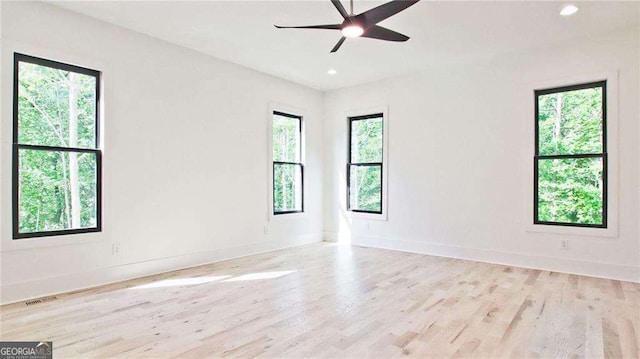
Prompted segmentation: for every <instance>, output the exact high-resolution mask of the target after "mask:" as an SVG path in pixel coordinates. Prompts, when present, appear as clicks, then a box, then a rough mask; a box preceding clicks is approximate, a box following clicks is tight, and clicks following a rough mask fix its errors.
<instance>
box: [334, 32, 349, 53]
mask: <svg viewBox="0 0 640 359" xmlns="http://www.w3.org/2000/svg"><path fill="white" fill-rule="evenodd" d="M346 39H347V38H346V37H344V36H343V37H341V38H340V40H339V41H338V43H337V44H336V46H334V47H333V49H331V52H336V51H338V49H339V48H340V46H342V43H343V42H344V40H346Z"/></svg>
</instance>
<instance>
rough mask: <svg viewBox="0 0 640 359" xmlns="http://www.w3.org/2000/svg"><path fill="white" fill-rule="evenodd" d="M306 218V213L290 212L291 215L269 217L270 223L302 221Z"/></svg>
mask: <svg viewBox="0 0 640 359" xmlns="http://www.w3.org/2000/svg"><path fill="white" fill-rule="evenodd" d="M305 218H307V212H291V213H282V214H273V213H271V216H269V219H270V221H272V222H278V221H295V220H302V219H305Z"/></svg>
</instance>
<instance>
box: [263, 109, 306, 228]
mask: <svg viewBox="0 0 640 359" xmlns="http://www.w3.org/2000/svg"><path fill="white" fill-rule="evenodd" d="M273 116H282V117H287V118H292V119H296V120H298V121H299V126H298V128H299V135H300V140H299V141H298V158H299V160H300V162H288V161H274V160H273V159H272V160H271V161H272V168H271V191H272V192H271V193H272V195H271V197H272V199H271V207H272V210H273V215H274V216H278V215H282V214H292V213H304V163H303V162H302V146H303V139H302V116H300V115H293V114H290V113H286V112H281V111H273V113H272V117H271V123H272V126H273ZM271 137H272V138H273V132H272V133H271ZM271 154H272V156H273V144H272V145H271ZM282 165H295V166H298V167H300V188H301V189H302V190H301V193H300V197H301V198H300V209H299V210H297V209H296V210H286V211H276V180H275V178H276V166H282Z"/></svg>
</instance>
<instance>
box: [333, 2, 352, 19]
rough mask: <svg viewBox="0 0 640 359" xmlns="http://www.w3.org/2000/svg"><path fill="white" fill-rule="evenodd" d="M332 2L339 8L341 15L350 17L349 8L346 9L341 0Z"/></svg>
mask: <svg viewBox="0 0 640 359" xmlns="http://www.w3.org/2000/svg"><path fill="white" fill-rule="evenodd" d="M331 3H333V6H335V7H336V9H338V12H339V13H340V15H342V17H343V18H345V19H346V18H347V17H349V13H347V10H345V9H344V6H342V3H341V2H340V0H331Z"/></svg>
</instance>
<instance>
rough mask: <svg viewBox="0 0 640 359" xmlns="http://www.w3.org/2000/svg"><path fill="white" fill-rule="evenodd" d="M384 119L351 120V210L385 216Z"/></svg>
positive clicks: (353, 118) (369, 116) (349, 170)
mask: <svg viewBox="0 0 640 359" xmlns="http://www.w3.org/2000/svg"><path fill="white" fill-rule="evenodd" d="M383 124H384V115H383V114H382V113H378V114H375V115H367V116H358V117H349V163H348V164H347V188H348V191H347V196H348V198H347V206H348V210H350V211H353V212H362V213H375V214H382V176H383V171H382V159H383Z"/></svg>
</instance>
